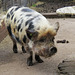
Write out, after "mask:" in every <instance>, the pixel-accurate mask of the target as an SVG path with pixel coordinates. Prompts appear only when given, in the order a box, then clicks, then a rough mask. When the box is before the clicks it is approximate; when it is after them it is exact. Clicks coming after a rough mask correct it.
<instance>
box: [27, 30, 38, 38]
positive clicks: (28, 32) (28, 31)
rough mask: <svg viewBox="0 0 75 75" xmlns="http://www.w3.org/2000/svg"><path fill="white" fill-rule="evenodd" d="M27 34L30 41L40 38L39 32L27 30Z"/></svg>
mask: <svg viewBox="0 0 75 75" xmlns="http://www.w3.org/2000/svg"><path fill="white" fill-rule="evenodd" d="M26 34H27V37H28V38H29V39H32V38H35V37H37V36H38V32H37V31H35V30H26Z"/></svg>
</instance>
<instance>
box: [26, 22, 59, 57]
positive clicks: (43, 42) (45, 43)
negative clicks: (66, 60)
mask: <svg viewBox="0 0 75 75" xmlns="http://www.w3.org/2000/svg"><path fill="white" fill-rule="evenodd" d="M58 29H59V23H58V22H57V23H56V24H55V25H52V26H50V25H49V27H46V28H41V29H40V30H37V31H35V30H27V36H28V38H29V39H30V41H29V46H30V47H31V48H32V49H33V51H35V52H36V54H38V55H40V56H43V57H50V56H52V55H54V54H55V53H56V52H57V48H56V47H55V44H54V39H55V35H56V34H57V31H58Z"/></svg>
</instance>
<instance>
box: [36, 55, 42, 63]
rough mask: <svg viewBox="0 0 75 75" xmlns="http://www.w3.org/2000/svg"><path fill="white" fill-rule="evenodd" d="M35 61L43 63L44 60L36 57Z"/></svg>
mask: <svg viewBox="0 0 75 75" xmlns="http://www.w3.org/2000/svg"><path fill="white" fill-rule="evenodd" d="M35 60H36V61H37V62H38V63H42V62H43V60H42V59H41V58H40V57H39V55H35Z"/></svg>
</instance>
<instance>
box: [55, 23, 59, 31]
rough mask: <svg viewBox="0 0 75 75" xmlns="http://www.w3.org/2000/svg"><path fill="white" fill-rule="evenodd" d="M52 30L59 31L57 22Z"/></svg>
mask: <svg viewBox="0 0 75 75" xmlns="http://www.w3.org/2000/svg"><path fill="white" fill-rule="evenodd" d="M54 29H55V30H56V32H57V31H58V30H59V22H56V23H55V25H54Z"/></svg>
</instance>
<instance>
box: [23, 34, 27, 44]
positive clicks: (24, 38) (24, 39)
mask: <svg viewBox="0 0 75 75" xmlns="http://www.w3.org/2000/svg"><path fill="white" fill-rule="evenodd" d="M23 42H24V43H26V36H25V35H24V37H23Z"/></svg>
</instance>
